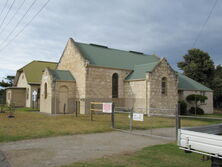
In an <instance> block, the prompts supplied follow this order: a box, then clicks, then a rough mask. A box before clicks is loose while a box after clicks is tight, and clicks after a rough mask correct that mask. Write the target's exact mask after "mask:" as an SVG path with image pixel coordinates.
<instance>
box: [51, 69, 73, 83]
mask: <svg viewBox="0 0 222 167" xmlns="http://www.w3.org/2000/svg"><path fill="white" fill-rule="evenodd" d="M49 72H50V73H51V74H52V76H53V78H54V79H55V80H57V81H75V78H74V77H73V75H72V74H71V72H70V71H66V70H52V69H49Z"/></svg>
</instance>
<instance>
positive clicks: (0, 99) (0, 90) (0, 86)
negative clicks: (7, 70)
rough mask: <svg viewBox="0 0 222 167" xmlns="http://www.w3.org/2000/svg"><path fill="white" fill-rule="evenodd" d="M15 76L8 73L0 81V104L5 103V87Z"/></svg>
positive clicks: (10, 84)
mask: <svg viewBox="0 0 222 167" xmlns="http://www.w3.org/2000/svg"><path fill="white" fill-rule="evenodd" d="M14 79H15V76H11V75H8V76H7V77H6V78H4V80H2V81H1V82H0V104H2V103H5V92H6V91H5V88H7V87H11V86H12V85H13V82H14Z"/></svg>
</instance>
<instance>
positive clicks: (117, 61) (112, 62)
mask: <svg viewBox="0 0 222 167" xmlns="http://www.w3.org/2000/svg"><path fill="white" fill-rule="evenodd" d="M75 44H76V46H77V47H78V48H79V50H80V52H81V53H82V55H83V56H84V57H85V58H86V59H87V60H89V62H90V64H93V65H97V66H103V67H111V68H120V69H128V70H133V69H134V66H135V65H139V64H145V63H151V62H157V61H159V60H160V58H159V57H157V56H155V55H146V54H143V53H140V52H135V51H123V50H118V49H111V48H108V47H106V46H101V45H96V44H84V43H79V42H75Z"/></svg>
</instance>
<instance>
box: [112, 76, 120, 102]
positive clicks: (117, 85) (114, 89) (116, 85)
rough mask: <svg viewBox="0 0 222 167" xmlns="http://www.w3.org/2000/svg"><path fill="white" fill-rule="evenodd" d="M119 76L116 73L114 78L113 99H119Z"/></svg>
mask: <svg viewBox="0 0 222 167" xmlns="http://www.w3.org/2000/svg"><path fill="white" fill-rule="evenodd" d="M118 80H119V76H118V74H117V73H114V74H113V76H112V98H118V89H119V84H118Z"/></svg>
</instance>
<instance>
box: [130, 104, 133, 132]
mask: <svg viewBox="0 0 222 167" xmlns="http://www.w3.org/2000/svg"><path fill="white" fill-rule="evenodd" d="M132 130H133V108H131V110H130V132H132Z"/></svg>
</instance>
